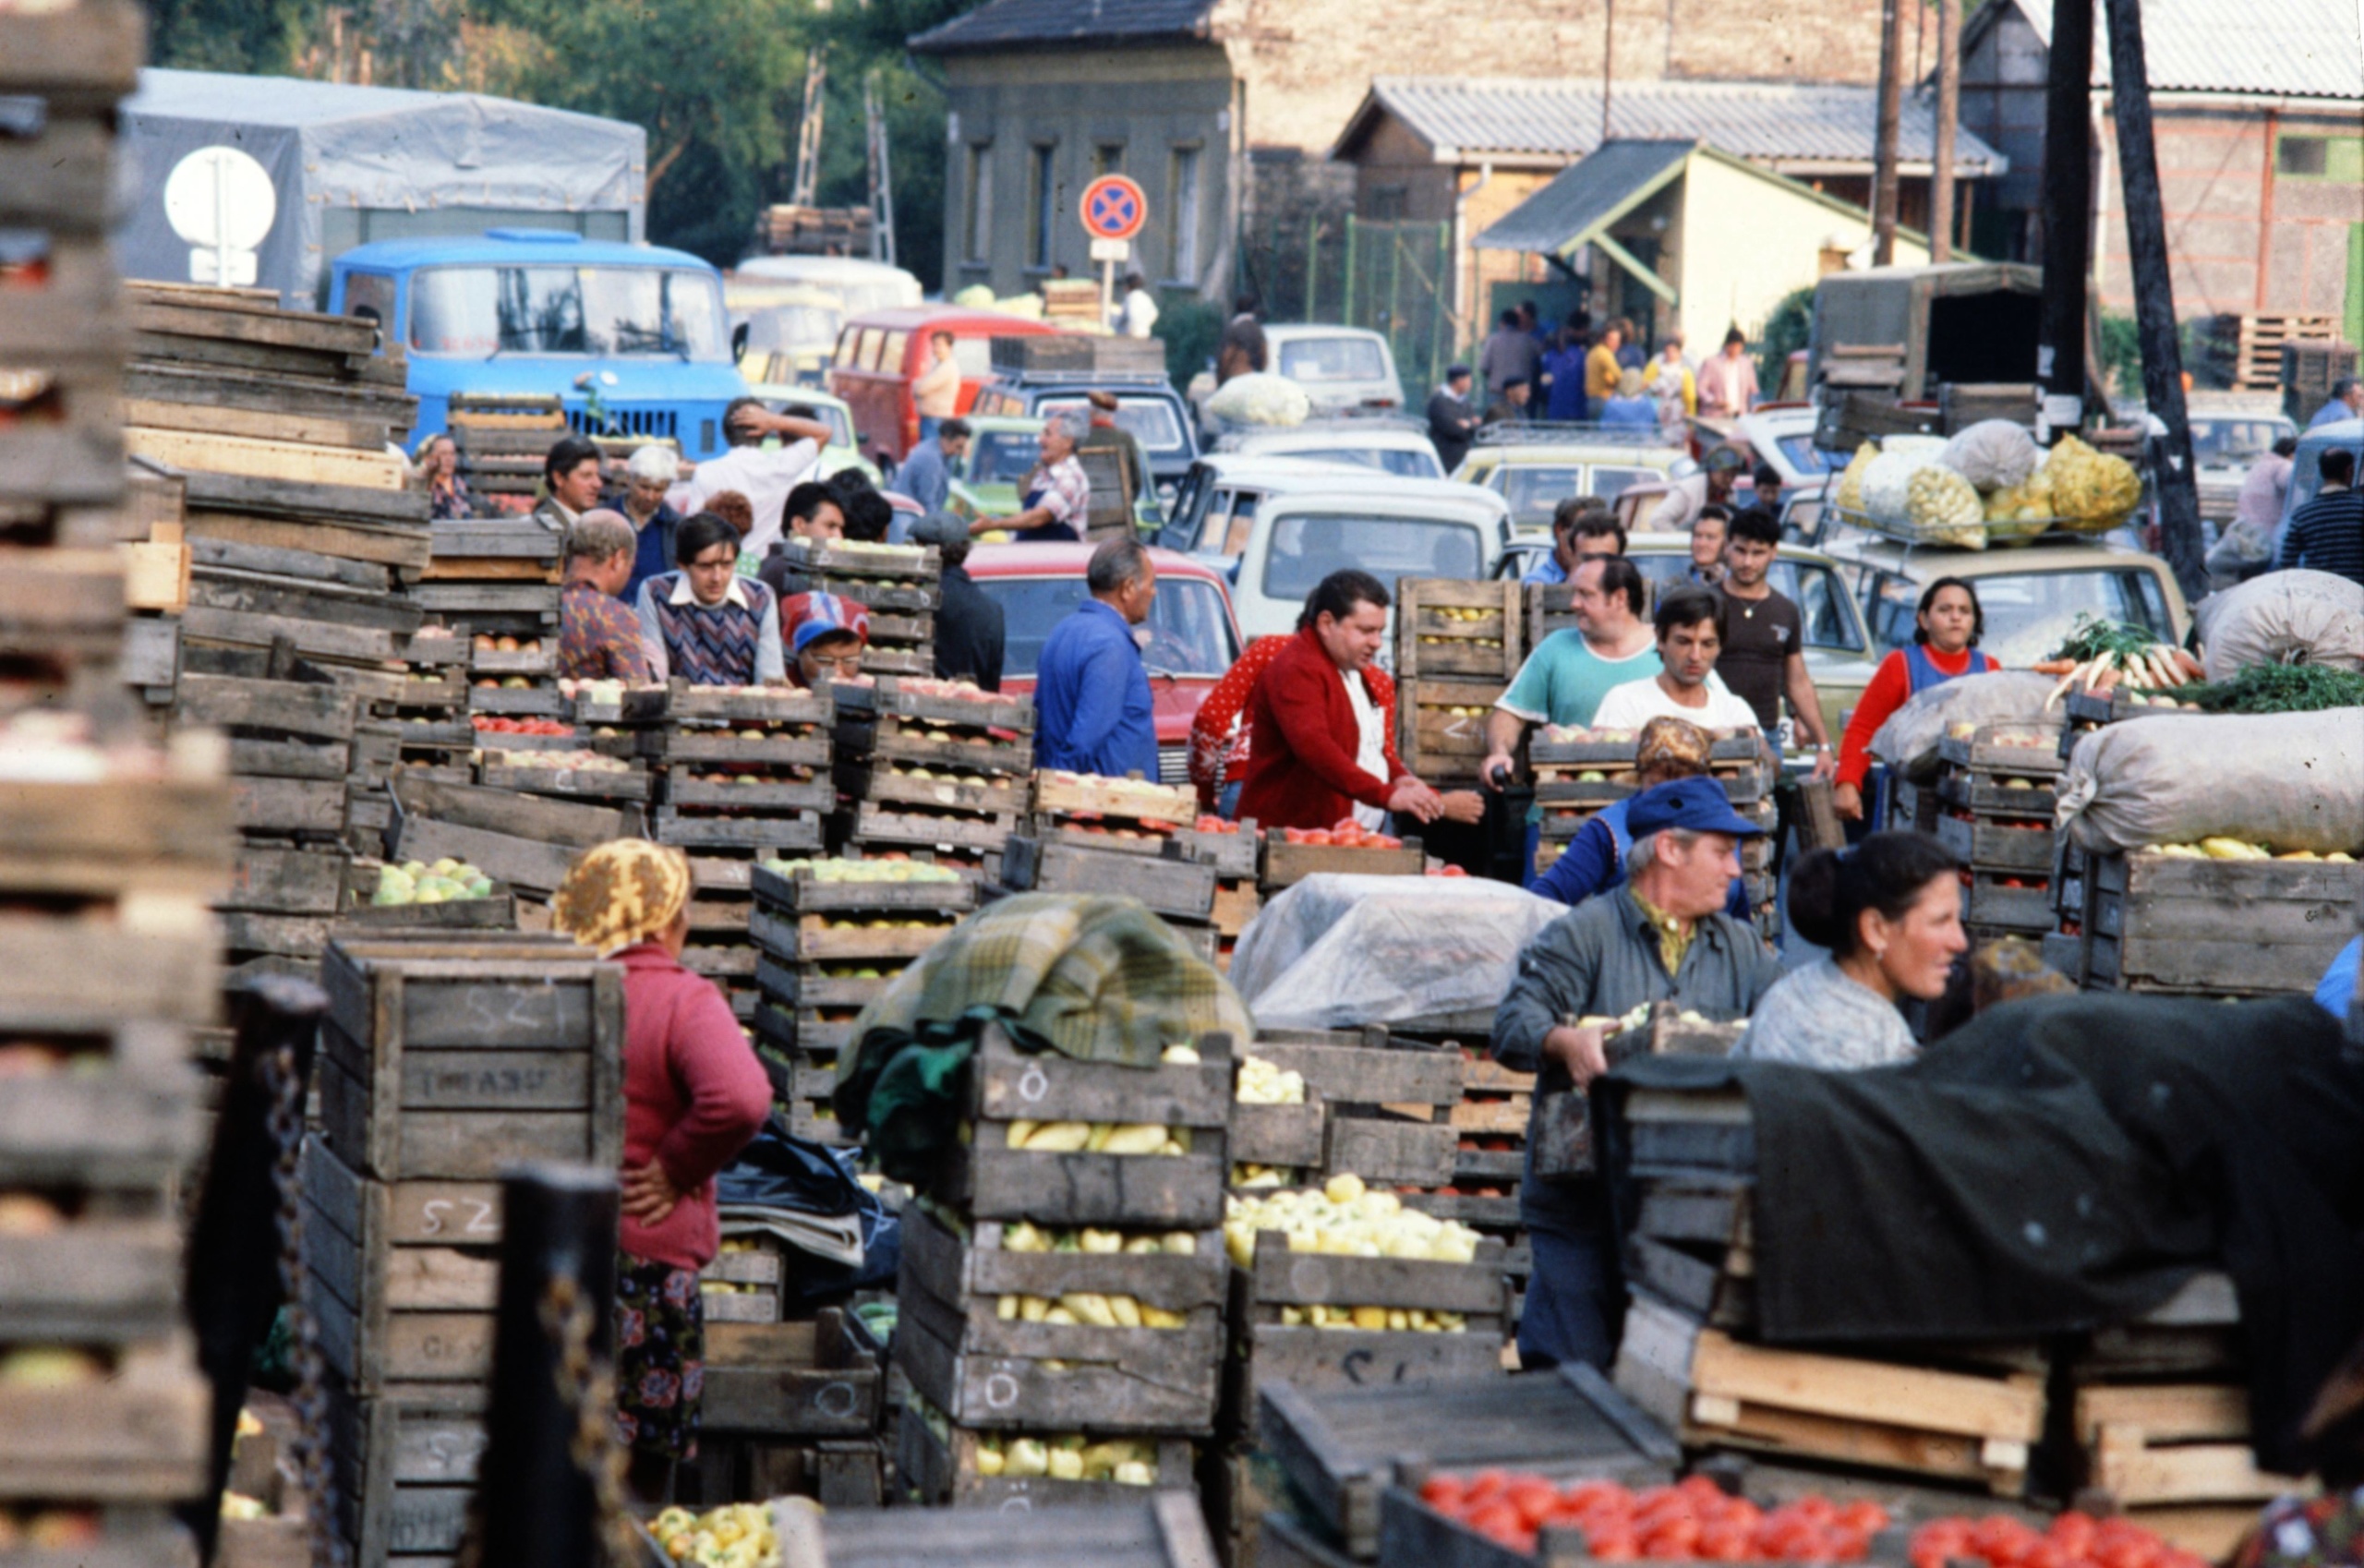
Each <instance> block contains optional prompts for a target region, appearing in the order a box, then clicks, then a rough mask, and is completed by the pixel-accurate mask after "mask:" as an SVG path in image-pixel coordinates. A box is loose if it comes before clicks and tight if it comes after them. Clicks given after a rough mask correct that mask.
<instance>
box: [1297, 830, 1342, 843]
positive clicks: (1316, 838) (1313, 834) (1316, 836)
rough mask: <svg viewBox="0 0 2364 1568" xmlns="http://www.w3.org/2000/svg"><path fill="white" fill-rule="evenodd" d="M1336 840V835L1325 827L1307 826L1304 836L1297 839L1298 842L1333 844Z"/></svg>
mask: <svg viewBox="0 0 2364 1568" xmlns="http://www.w3.org/2000/svg"><path fill="white" fill-rule="evenodd" d="M1337 841H1338V840H1337V838H1336V837H1335V836H1334V835H1333V834H1332V833H1331V831H1330V830H1329V829H1328V828H1326V827H1314V828H1309V829H1308V830H1307V832H1306V835H1305V837H1304V838H1300V839H1298V840H1297V842H1298V843H1300V844H1334V843H1336V842H1337Z"/></svg>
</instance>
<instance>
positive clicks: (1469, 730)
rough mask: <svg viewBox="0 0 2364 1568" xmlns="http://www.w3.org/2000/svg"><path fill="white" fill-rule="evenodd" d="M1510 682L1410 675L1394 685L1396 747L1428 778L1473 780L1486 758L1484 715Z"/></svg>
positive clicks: (1491, 710) (1418, 772)
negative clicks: (1444, 678)
mask: <svg viewBox="0 0 2364 1568" xmlns="http://www.w3.org/2000/svg"><path fill="white" fill-rule="evenodd" d="M1506 684H1507V682H1503V681H1468V680H1443V679H1439V678H1437V677H1434V676H1428V677H1413V676H1406V677H1405V678H1404V679H1402V680H1400V681H1397V682H1396V683H1395V749H1396V751H1397V752H1398V753H1399V754H1401V755H1402V756H1403V758H1404V766H1406V767H1408V768H1410V769H1411V770H1412V771H1413V772H1414V773H1416V774H1417V775H1418V776H1419V777H1420V778H1426V779H1447V780H1453V781H1456V782H1458V781H1463V780H1468V779H1474V778H1477V777H1478V770H1479V769H1480V768H1481V767H1482V766H1484V764H1485V761H1486V753H1487V749H1488V748H1487V743H1486V716H1487V715H1488V714H1490V713H1492V712H1493V711H1494V704H1495V703H1496V701H1498V700H1499V699H1500V698H1501V696H1502V692H1503V689H1504V687H1505V685H1506Z"/></svg>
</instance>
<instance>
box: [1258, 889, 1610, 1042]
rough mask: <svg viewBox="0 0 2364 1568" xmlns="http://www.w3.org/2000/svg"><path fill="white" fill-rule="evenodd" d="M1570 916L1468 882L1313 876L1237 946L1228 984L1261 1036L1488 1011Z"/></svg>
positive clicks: (1524, 895) (1528, 896) (1560, 907)
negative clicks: (1520, 966)
mask: <svg viewBox="0 0 2364 1568" xmlns="http://www.w3.org/2000/svg"><path fill="white" fill-rule="evenodd" d="M1567 912H1568V910H1567V906H1566V905H1564V904H1559V903H1554V902H1553V901H1552V900H1550V899H1538V898H1537V897H1536V896H1535V895H1534V894H1532V893H1528V892H1525V891H1522V890H1521V889H1519V888H1516V887H1511V886H1510V885H1509V884H1508V883H1504V882H1490V881H1482V880H1479V879H1478V878H1475V877H1471V878H1467V879H1464V878H1460V877H1441V876H1309V877H1307V878H1306V879H1305V880H1304V881H1302V882H1300V883H1298V884H1297V886H1296V887H1291V888H1290V889H1288V890H1287V891H1286V892H1285V893H1283V894H1282V895H1281V896H1280V897H1279V898H1277V899H1273V900H1272V902H1271V903H1269V904H1266V905H1265V906H1264V909H1263V912H1262V913H1260V914H1259V915H1258V916H1257V917H1256V919H1255V920H1254V921H1253V922H1252V923H1249V925H1248V929H1247V931H1246V932H1245V933H1243V934H1242V935H1241V936H1240V938H1239V947H1238V949H1237V950H1236V952H1235V953H1234V954H1233V955H1232V960H1231V983H1232V985H1233V987H1234V988H1235V989H1236V990H1237V991H1238V993H1239V995H1240V996H1241V997H1242V998H1243V999H1244V1000H1245V1001H1246V1002H1247V1003H1248V1011H1250V1012H1252V1013H1254V1014H1255V1015H1256V1023H1257V1026H1258V1027H1259V1028H1261V1029H1352V1028H1355V1027H1357V1026H1358V1025H1361V1024H1366V1023H1402V1022H1405V1021H1406V1020H1408V1019H1417V1018H1429V1017H1432V1016H1434V1015H1437V1014H1441V1013H1465V1012H1491V1011H1492V1010H1493V1009H1494V1007H1496V1006H1497V1005H1498V1004H1499V1003H1500V1002H1501V1001H1502V996H1503V994H1504V993H1506V992H1508V991H1509V990H1510V985H1511V977H1512V975H1513V973H1514V971H1515V969H1516V967H1517V963H1518V954H1519V949H1520V948H1522V947H1526V944H1527V941H1528V939H1529V938H1531V937H1532V936H1534V935H1535V934H1536V933H1537V932H1538V931H1540V930H1542V929H1543V928H1544V927H1545V926H1547V925H1549V924H1550V923H1551V922H1553V921H1554V920H1557V919H1558V918H1559V917H1560V916H1562V915H1563V914H1566V913H1567Z"/></svg>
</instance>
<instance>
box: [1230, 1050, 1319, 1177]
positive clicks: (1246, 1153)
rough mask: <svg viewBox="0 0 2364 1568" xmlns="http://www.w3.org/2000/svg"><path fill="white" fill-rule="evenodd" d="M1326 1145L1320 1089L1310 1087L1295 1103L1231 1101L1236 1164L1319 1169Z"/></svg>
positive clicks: (1304, 1169) (1302, 1169)
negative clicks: (1265, 1103)
mask: <svg viewBox="0 0 2364 1568" xmlns="http://www.w3.org/2000/svg"><path fill="white" fill-rule="evenodd" d="M1249 1055H1254V1053H1253V1052H1252V1051H1251V1052H1250V1053H1249ZM1329 1148H1330V1110H1329V1107H1328V1106H1326V1105H1324V1104H1322V1103H1321V1092H1320V1091H1319V1090H1316V1089H1313V1088H1311V1087H1308V1088H1307V1090H1306V1092H1305V1099H1304V1101H1303V1102H1302V1103H1301V1104H1294V1105H1256V1104H1248V1102H1246V1101H1244V1100H1241V1101H1235V1102H1234V1103H1233V1104H1232V1107H1231V1150H1230V1152H1231V1158H1232V1162H1233V1163H1234V1164H1238V1165H1276V1166H1279V1167H1282V1168H1284V1169H1287V1170H1297V1171H1314V1170H1319V1169H1321V1162H1322V1160H1323V1158H1324V1157H1325V1156H1326V1155H1327V1154H1328V1152H1329Z"/></svg>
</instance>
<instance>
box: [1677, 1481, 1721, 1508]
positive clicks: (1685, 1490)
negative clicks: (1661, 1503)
mask: <svg viewBox="0 0 2364 1568" xmlns="http://www.w3.org/2000/svg"><path fill="white" fill-rule="evenodd" d="M1674 1490H1677V1491H1679V1492H1681V1493H1682V1494H1683V1496H1685V1497H1687V1498H1690V1499H1691V1500H1692V1501H1693V1502H1723V1501H1724V1499H1725V1497H1726V1496H1727V1495H1728V1494H1727V1493H1726V1492H1725V1490H1724V1489H1723V1488H1721V1487H1719V1486H1718V1485H1717V1484H1716V1483H1715V1481H1714V1480H1713V1479H1711V1478H1708V1477H1706V1476H1685V1477H1683V1479H1681V1480H1679V1481H1677V1482H1676V1483H1675V1484H1674Z"/></svg>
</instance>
